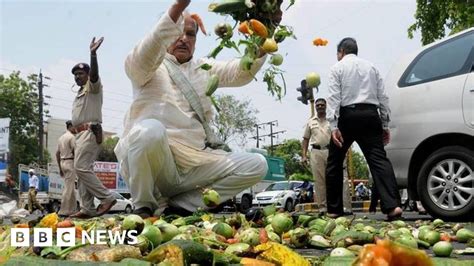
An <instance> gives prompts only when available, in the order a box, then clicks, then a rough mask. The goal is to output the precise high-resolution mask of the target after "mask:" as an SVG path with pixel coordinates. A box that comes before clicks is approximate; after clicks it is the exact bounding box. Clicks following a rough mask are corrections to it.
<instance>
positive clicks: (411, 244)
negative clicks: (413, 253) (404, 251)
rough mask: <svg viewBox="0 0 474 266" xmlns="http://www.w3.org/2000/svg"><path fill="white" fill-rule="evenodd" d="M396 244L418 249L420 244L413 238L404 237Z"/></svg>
mask: <svg viewBox="0 0 474 266" xmlns="http://www.w3.org/2000/svg"><path fill="white" fill-rule="evenodd" d="M395 242H397V243H399V244H402V245H405V246H407V247H411V248H418V242H417V241H416V239H415V238H414V237H412V236H408V235H402V236H401V237H399V238H398V239H397V240H395Z"/></svg>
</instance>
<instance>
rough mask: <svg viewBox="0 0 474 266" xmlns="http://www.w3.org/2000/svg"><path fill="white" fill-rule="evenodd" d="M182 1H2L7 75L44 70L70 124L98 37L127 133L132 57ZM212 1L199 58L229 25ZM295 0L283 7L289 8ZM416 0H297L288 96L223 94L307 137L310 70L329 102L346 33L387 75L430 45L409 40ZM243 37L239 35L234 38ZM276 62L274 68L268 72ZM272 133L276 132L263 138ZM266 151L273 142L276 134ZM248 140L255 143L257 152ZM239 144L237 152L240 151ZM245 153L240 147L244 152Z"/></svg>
mask: <svg viewBox="0 0 474 266" xmlns="http://www.w3.org/2000/svg"><path fill="white" fill-rule="evenodd" d="M173 2H174V1H172V0H168V1H160V0H156V1H149V0H140V1H131V0H119V1H118V0H101V1H90V0H68V1H43V0H35V1H32V0H28V1H24V0H0V17H1V24H0V74H3V75H8V74H9V73H11V72H12V71H13V70H19V71H21V73H22V74H23V75H24V76H26V75H27V74H31V73H38V72H39V71H40V70H41V71H42V73H43V74H44V75H46V76H48V77H49V78H50V80H47V81H46V82H45V83H46V84H48V86H49V87H47V88H45V90H44V93H45V94H46V95H49V96H51V99H46V102H47V103H48V104H49V105H48V106H46V108H47V109H48V110H49V111H50V115H51V116H52V117H53V118H63V119H70V115H71V106H72V101H73V99H74V95H75V91H77V89H78V87H77V86H75V87H73V85H74V80H73V76H72V74H71V73H70V70H71V68H72V66H73V65H74V64H76V63H78V62H88V60H89V44H90V41H91V39H92V37H94V36H96V37H100V36H103V37H104V38H105V40H104V43H103V44H102V46H101V47H100V48H99V50H98V60H99V70H100V76H101V79H102V83H103V85H104V105H103V116H104V117H103V126H104V129H105V130H107V131H113V132H116V133H117V134H118V135H119V136H120V135H121V133H122V129H123V126H122V124H123V123H122V121H123V116H124V114H125V112H126V111H127V110H128V107H129V106H130V103H131V102H132V100H133V98H132V86H131V84H130V81H129V80H128V78H127V76H126V75H125V72H124V69H123V65H124V60H125V57H126V56H127V54H128V53H129V52H130V50H131V49H133V47H134V46H135V45H136V44H137V43H138V41H140V40H141V39H142V38H143V37H144V36H145V34H147V33H148V32H149V31H150V30H151V28H152V27H153V26H154V25H155V24H156V22H157V21H158V19H159V18H160V16H161V15H162V14H163V13H164V12H166V11H167V9H168V8H169V6H170V5H171V4H172V3H173ZM211 2H212V1H204V0H200V1H196V0H194V1H191V4H190V6H189V8H188V10H189V11H190V12H191V13H198V14H200V16H201V17H202V18H203V21H204V24H205V26H206V29H207V31H208V32H210V33H211V35H210V36H204V35H202V34H200V35H198V39H197V43H196V51H195V57H203V56H206V55H207V54H208V53H209V52H210V51H211V50H212V48H213V47H215V46H217V44H218V42H217V41H216V36H215V34H214V33H213V29H214V26H215V25H216V24H218V23H220V22H229V23H230V24H232V25H233V21H232V19H231V18H230V17H224V16H221V15H217V14H214V13H211V12H208V11H207V7H208V5H209V4H210V3H211ZM288 3H289V1H288V0H285V1H284V3H283V5H282V6H283V7H286V6H287V5H288ZM415 10H416V1H415V0H411V1H410V0H397V1H391V0H372V1H369V0H366V1H362V0H360V1H356V0H324V1H323V0H315V1H310V0H296V3H295V5H294V6H292V7H291V8H290V9H289V10H288V11H286V12H285V13H284V15H283V20H282V22H281V24H284V25H288V26H292V27H293V28H294V32H295V35H296V37H297V40H291V39H290V40H285V42H283V43H282V44H281V45H279V51H278V52H279V53H281V54H283V55H284V57H285V59H284V62H283V65H282V66H281V68H282V69H283V70H284V71H285V79H286V82H287V93H286V96H285V97H284V98H283V99H282V100H281V101H277V100H276V99H275V98H272V96H270V95H269V94H268V93H267V89H266V86H265V84H264V83H263V81H262V76H261V75H257V81H253V82H252V83H250V84H249V85H247V86H245V87H241V88H223V89H219V90H218V91H217V93H218V94H230V95H234V96H235V97H237V98H238V99H241V100H244V99H249V100H251V102H252V105H253V106H254V107H255V108H256V109H258V110H259V113H258V114H257V118H258V121H259V123H264V122H268V121H273V120H278V125H277V126H276V127H274V128H273V131H282V130H284V131H285V133H283V134H280V135H278V138H277V139H275V140H274V142H275V143H280V142H282V141H283V140H285V139H290V138H297V139H301V137H302V134H303V127H304V125H305V123H306V121H307V120H308V118H309V116H310V107H309V106H308V105H304V104H302V103H301V102H299V101H297V100H296V98H297V97H298V95H299V92H297V91H296V88H297V87H298V86H299V84H300V81H301V80H302V79H304V78H305V76H306V74H307V73H309V72H317V73H319V74H320V75H321V85H320V87H319V92H318V93H317V94H316V97H327V96H328V94H327V85H328V83H327V81H328V78H327V77H328V73H329V69H330V67H331V66H332V65H334V64H335V63H336V62H337V59H336V46H337V43H338V42H339V41H340V40H341V39H343V38H344V37H354V38H355V39H356V40H357V42H358V46H359V56H360V57H362V58H365V59H367V60H369V61H371V62H373V63H374V65H375V66H376V67H377V68H378V69H379V70H380V72H381V74H382V76H386V75H387V73H388V72H389V71H390V68H391V66H392V65H393V64H394V63H396V62H397V60H398V59H399V58H401V57H402V56H403V55H405V54H407V53H411V52H415V51H416V50H418V49H420V47H421V42H420V36H419V34H415V36H414V38H413V39H408V37H407V28H408V27H409V26H410V25H411V24H413V23H414V14H415ZM241 37H242V36H241V35H239V34H237V33H235V34H234V39H238V38H241ZM317 37H321V38H324V39H327V40H328V41H329V44H328V45H327V46H325V47H316V46H313V45H312V40H313V39H314V38H317ZM236 57H239V54H237V52H235V51H231V50H228V51H224V52H222V53H221V54H219V56H218V59H222V60H226V59H231V58H236ZM267 66H268V65H265V66H264V68H265V67H267ZM268 133H270V128H269V127H268V126H267V127H265V128H263V129H261V130H260V134H268ZM260 144H261V145H262V144H264V145H268V144H270V139H269V138H268V137H267V138H265V139H264V140H263V141H262V142H261V143H260ZM254 146H255V141H253V140H250V139H249V141H248V143H247V145H246V147H243V148H249V147H254ZM235 148H237V147H235ZM237 149H238V148H237Z"/></svg>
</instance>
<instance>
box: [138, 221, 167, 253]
mask: <svg viewBox="0 0 474 266" xmlns="http://www.w3.org/2000/svg"><path fill="white" fill-rule="evenodd" d="M141 235H142V236H145V237H146V238H147V239H148V240H149V241H150V243H151V244H152V248H156V247H157V246H158V245H159V244H160V243H161V241H162V240H163V237H162V236H161V231H160V229H158V227H156V226H154V225H147V226H145V228H143V231H142V233H141Z"/></svg>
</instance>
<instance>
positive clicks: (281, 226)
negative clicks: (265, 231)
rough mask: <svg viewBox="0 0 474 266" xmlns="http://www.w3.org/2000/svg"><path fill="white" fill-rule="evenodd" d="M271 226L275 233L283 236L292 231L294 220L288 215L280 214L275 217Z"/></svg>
mask: <svg viewBox="0 0 474 266" xmlns="http://www.w3.org/2000/svg"><path fill="white" fill-rule="evenodd" d="M271 224H272V227H273V230H274V231H275V233H277V234H279V235H281V234H283V233H285V232H288V230H290V229H291V227H292V226H293V220H292V219H291V217H290V216H288V214H285V213H278V214H275V216H274V217H273V219H272V223H271Z"/></svg>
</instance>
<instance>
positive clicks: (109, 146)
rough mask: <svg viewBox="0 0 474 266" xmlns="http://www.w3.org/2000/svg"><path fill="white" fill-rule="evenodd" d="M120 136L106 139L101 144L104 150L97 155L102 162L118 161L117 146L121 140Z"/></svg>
mask: <svg viewBox="0 0 474 266" xmlns="http://www.w3.org/2000/svg"><path fill="white" fill-rule="evenodd" d="M119 140H120V139H119V137H110V138H107V139H105V140H104V142H103V143H102V145H101V148H102V150H101V151H100V153H99V156H98V157H97V161H102V162H118V160H117V156H115V152H114V149H115V146H117V143H118V142H119Z"/></svg>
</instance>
